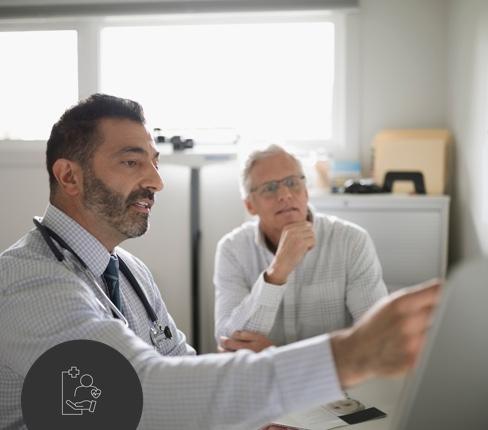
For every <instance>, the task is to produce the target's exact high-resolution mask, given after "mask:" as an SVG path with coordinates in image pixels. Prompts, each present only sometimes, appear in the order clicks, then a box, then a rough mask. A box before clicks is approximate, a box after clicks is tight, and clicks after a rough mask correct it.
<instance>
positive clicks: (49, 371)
mask: <svg viewBox="0 0 488 430" xmlns="http://www.w3.org/2000/svg"><path fill="white" fill-rule="evenodd" d="M21 402H22V414H23V417H24V421H25V424H26V426H27V428H28V429H29V430H45V429H52V430H58V429H59V430H61V429H63V430H64V429H68V428H69V429H70V430H78V429H80V430H81V429H88V428H89V429H91V430H98V429H104V430H105V429H107V428H116V429H119V430H135V429H136V428H137V426H138V424H139V421H140V419H141V413H142V387H141V383H140V381H139V378H138V376H137V374H136V372H135V370H134V368H133V367H132V365H131V364H130V363H129V361H128V360H127V359H126V358H125V357H124V356H123V355H122V354H120V352H118V351H117V350H115V349H113V348H112V347H110V346H108V345H105V344H104V343H101V342H96V341H93V340H73V341H69V342H64V343H61V344H59V345H56V346H54V347H53V348H51V349H49V350H48V351H46V352H45V353H44V354H42V355H41V356H40V357H39V358H38V359H37V360H36V361H35V363H34V364H33V365H32V367H31V368H30V370H29V372H28V373H27V376H26V377H25V381H24V385H23V387H22V399H21Z"/></svg>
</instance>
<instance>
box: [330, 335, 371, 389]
mask: <svg viewBox="0 0 488 430" xmlns="http://www.w3.org/2000/svg"><path fill="white" fill-rule="evenodd" d="M353 337H354V333H353V330H352V329H351V328H349V329H343V330H338V331H335V332H333V333H331V334H330V344H331V349H332V354H333V356H334V361H335V365H336V371H337V377H338V378H339V382H340V384H341V386H342V388H343V389H346V388H349V387H352V386H354V385H356V384H359V383H361V382H363V381H365V380H366V379H369V377H370V376H371V375H369V372H368V360H367V358H366V357H362V355H361V348H360V344H359V343H358V339H353Z"/></svg>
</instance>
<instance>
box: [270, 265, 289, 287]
mask: <svg viewBox="0 0 488 430" xmlns="http://www.w3.org/2000/svg"><path fill="white" fill-rule="evenodd" d="M264 280H265V281H266V282H267V283H268V284H273V285H284V284H286V281H287V280H288V276H285V275H283V274H281V273H279V271H277V270H276V269H274V268H272V267H270V268H268V269H267V270H266V271H265V272H264Z"/></svg>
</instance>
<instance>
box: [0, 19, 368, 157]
mask: <svg viewBox="0 0 488 430" xmlns="http://www.w3.org/2000/svg"><path fill="white" fill-rule="evenodd" d="M356 16H357V13H355V12H354V11H352V12H351V11H284V12H233V13H198V14H190V13H186V14H165V15H148V16H113V17H111V16H100V17H93V16H91V17H77V18H62V17H56V18H28V19H25V18H22V19H11V20H1V19H0V31H1V32H3V31H41V30H75V31H76V32H77V34H78V37H77V40H78V46H77V55H78V99H83V98H85V97H88V96H89V95H90V94H93V93H96V92H98V91H100V73H101V70H100V68H101V59H100V35H101V32H102V29H103V28H105V27H117V26H120V27H122V26H159V25H171V24H173V25H176V24H194V25H199V24H211V23H222V22H225V23H243V22H244V23H247V22H248V23H259V22H296V21H304V20H306V21H310V22H320V21H330V22H332V23H334V25H335V70H334V78H335V82H334V100H333V110H332V111H333V118H332V137H331V139H330V140H327V141H324V140H317V141H315V140H314V141H305V140H301V141H286V142H283V143H284V144H285V145H287V146H291V147H294V148H299V149H300V151H301V150H303V151H304V152H307V151H311V150H312V151H313V150H317V149H319V148H320V149H325V150H326V151H327V152H329V153H332V154H334V156H337V155H339V156H340V157H344V156H347V157H349V158H351V157H354V158H357V157H358V154H357V148H358V142H357V136H358V127H357V125H358V124H357V123H358V121H357V107H355V106H357V104H358V103H351V101H352V97H351V93H352V90H353V89H354V88H356V87H357V72H356V71H355V70H356V69H357V67H352V68H351V67H350V66H351V61H350V60H351V58H352V59H353V61H352V63H354V58H355V55H356V53H357V40H355V37H354V33H355V30H356V27H357V25H358V22H357V18H356ZM351 27H352V33H353V37H352V38H351V37H346V35H347V36H349V35H348V32H349V30H350V28H351ZM93 65H95V66H93ZM353 66H355V65H354V64H353ZM354 101H356V100H354ZM351 120H352V121H351ZM351 122H352V128H351V127H347V129H346V123H348V124H349V123H351ZM1 141H2V140H1V139H0V142H1Z"/></svg>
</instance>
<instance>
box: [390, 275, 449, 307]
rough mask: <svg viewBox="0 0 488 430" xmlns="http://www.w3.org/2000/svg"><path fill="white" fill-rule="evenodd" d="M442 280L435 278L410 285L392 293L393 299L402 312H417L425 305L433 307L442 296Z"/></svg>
mask: <svg viewBox="0 0 488 430" xmlns="http://www.w3.org/2000/svg"><path fill="white" fill-rule="evenodd" d="M441 285H442V283H441V281H440V280H438V279H433V280H430V281H427V282H425V283H423V284H420V285H416V286H413V287H409V288H406V289H403V290H401V292H398V294H396V297H395V293H393V294H392V296H393V297H392V300H393V301H394V302H396V303H395V307H396V308H397V310H398V311H399V312H400V313H403V314H408V313H412V312H416V311H418V310H420V309H422V308H424V307H433V306H435V305H436V304H437V302H438V301H439V297H440V291H441Z"/></svg>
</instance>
